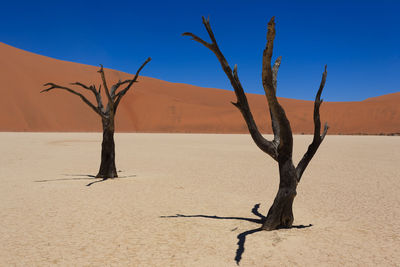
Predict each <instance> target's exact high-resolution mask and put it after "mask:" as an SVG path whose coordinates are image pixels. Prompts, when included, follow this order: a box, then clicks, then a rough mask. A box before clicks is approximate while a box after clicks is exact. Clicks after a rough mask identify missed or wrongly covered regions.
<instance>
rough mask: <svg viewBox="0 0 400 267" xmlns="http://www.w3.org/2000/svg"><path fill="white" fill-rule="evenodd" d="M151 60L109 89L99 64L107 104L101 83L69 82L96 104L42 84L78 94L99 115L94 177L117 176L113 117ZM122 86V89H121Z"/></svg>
mask: <svg viewBox="0 0 400 267" xmlns="http://www.w3.org/2000/svg"><path fill="white" fill-rule="evenodd" d="M150 60H151V58H148V59H147V60H146V61H145V62H144V63H143V64H142V66H141V67H140V68H139V69H138V70H137V72H136V74H135V76H134V77H133V79H128V80H125V81H118V82H117V83H116V84H114V85H113V86H112V87H111V90H109V88H108V86H107V82H106V76H105V74H104V69H103V66H102V65H100V66H101V68H100V70H99V71H98V72H99V73H100V76H101V80H102V84H103V89H104V91H105V94H106V97H107V105H106V106H104V105H103V101H102V98H101V85H99V86H98V89H97V88H96V86H95V85H90V86H87V85H84V84H83V83H80V82H75V83H71V85H75V86H79V87H81V88H83V89H84V90H88V91H90V92H92V93H93V95H94V97H95V99H96V102H97V105H94V104H93V103H92V102H90V101H89V100H88V99H87V98H86V97H85V96H84V95H82V94H81V93H79V92H77V91H75V90H73V89H71V88H69V87H65V86H60V85H57V84H54V83H46V84H44V86H50V87H49V88H47V89H44V90H43V91H41V93H42V92H48V91H51V90H53V89H61V90H65V91H68V92H70V93H72V94H74V95H77V96H79V97H80V98H81V99H82V100H83V102H85V104H87V105H88V106H89V107H90V108H91V109H92V110H93V111H94V112H96V114H97V115H99V116H100V117H101V122H102V125H103V142H102V144H101V164H100V169H99V172H98V174H97V175H96V178H104V179H107V178H115V177H118V175H117V169H116V167H115V144H114V130H115V128H114V119H115V114H116V112H117V109H118V106H119V103H120V102H121V99H122V97H124V95H125V94H126V93H127V92H128V91H129V89H130V88H131V87H132V85H133V83H135V82H137V79H138V77H139V73H140V71H141V70H142V69H143V68H144V66H145V65H146V64H147V63H148V62H149V61H150ZM121 88H123V89H121Z"/></svg>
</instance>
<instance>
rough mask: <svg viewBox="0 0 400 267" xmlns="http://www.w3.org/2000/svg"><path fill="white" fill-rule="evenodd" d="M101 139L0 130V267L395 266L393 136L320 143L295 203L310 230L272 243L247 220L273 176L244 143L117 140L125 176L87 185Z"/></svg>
mask: <svg viewBox="0 0 400 267" xmlns="http://www.w3.org/2000/svg"><path fill="white" fill-rule="evenodd" d="M100 138H101V134H99V133H94V134H93V133H91V134H81V133H80V134H75V133H58V134H56V133H40V134H38V133H0V147H1V154H0V218H1V219H0V265H1V266H13V265H16V266H47V265H67V266H114V265H115V266H235V265H236V261H238V262H239V263H240V266H282V265H284V266H295V265H299V266H321V265H322V266H338V265H345V266H372V265H375V266H376V265H380V266H396V265H397V266H399V264H400V223H399V220H400V194H399V189H400V186H399V179H400V174H399V170H400V167H399V160H400V137H382V136H379V137H374V136H361V137H357V136H327V138H326V139H325V141H324V143H323V144H322V146H321V147H320V150H319V151H318V153H317V155H316V157H315V158H314V160H313V161H312V162H311V164H310V166H309V168H308V169H307V170H306V172H305V174H304V176H303V179H302V182H301V183H300V185H299V188H298V195H297V197H296V200H295V206H294V212H295V225H309V224H312V226H310V227H306V228H300V229H298V228H293V229H288V230H279V231H272V232H265V231H257V228H258V227H259V226H260V225H259V224H258V223H257V219H260V217H258V216H256V215H255V214H254V213H256V212H255V211H254V210H253V212H252V209H253V207H254V206H255V205H256V204H257V203H261V206H260V208H259V212H260V213H262V214H265V213H266V212H267V210H268V208H269V205H270V204H271V202H272V200H273V198H274V196H275V193H276V190H277V186H278V171H277V167H276V164H275V163H274V161H273V160H272V159H270V158H269V157H267V156H266V155H265V154H263V153H262V152H261V151H259V150H258V149H257V147H256V146H255V145H254V144H253V143H252V141H251V139H250V137H249V136H248V135H195V134H193V135H185V134H117V135H116V147H117V168H118V169H119V170H121V172H120V176H121V177H123V178H122V179H115V180H107V181H104V182H98V183H95V184H93V185H91V186H89V187H88V186H86V185H87V184H88V183H90V182H93V181H94V180H93V179H92V178H90V177H88V176H87V175H93V174H96V171H97V168H98V165H99V154H100V142H101V139H100ZM310 140H311V136H296V137H295V152H294V158H295V160H296V161H297V160H298V159H299V158H300V157H301V155H302V153H303V152H304V151H305V149H306V147H307V145H308V143H309V142H310ZM177 214H181V215H178V216H177ZM247 219H255V221H251V220H247Z"/></svg>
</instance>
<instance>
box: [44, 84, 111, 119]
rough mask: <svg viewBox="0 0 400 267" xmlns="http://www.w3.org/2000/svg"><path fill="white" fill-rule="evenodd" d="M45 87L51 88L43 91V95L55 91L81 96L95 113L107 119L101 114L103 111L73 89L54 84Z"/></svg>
mask: <svg viewBox="0 0 400 267" xmlns="http://www.w3.org/2000/svg"><path fill="white" fill-rule="evenodd" d="M43 86H50V87H49V88H47V89H44V90H42V91H41V93H44V92H49V91H51V90H53V89H61V90H66V91H68V92H70V93H72V94H74V95H77V96H79V97H80V98H81V99H82V100H83V102H85V103H86V104H87V105H88V106H89V107H90V108H91V109H92V110H94V112H96V113H97V114H99V115H100V116H101V117H103V118H104V117H105V116H104V114H103V113H102V112H101V110H100V109H99V108H96V106H95V105H93V104H92V103H91V102H90V101H89V100H88V99H87V98H86V97H85V96H84V95H82V94H81V93H78V92H77V91H75V90H73V89H71V88H68V87H65V86H60V85H57V84H54V83H46V84H44V85H43Z"/></svg>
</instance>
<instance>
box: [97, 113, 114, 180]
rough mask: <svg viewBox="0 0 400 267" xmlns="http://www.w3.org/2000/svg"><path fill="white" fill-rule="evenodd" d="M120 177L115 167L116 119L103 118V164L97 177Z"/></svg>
mask: <svg viewBox="0 0 400 267" xmlns="http://www.w3.org/2000/svg"><path fill="white" fill-rule="evenodd" d="M115 177H118V175H117V169H116V167H115V144H114V120H113V119H107V120H106V119H103V142H102V144H101V164H100V170H99V173H98V174H97V175H96V178H115Z"/></svg>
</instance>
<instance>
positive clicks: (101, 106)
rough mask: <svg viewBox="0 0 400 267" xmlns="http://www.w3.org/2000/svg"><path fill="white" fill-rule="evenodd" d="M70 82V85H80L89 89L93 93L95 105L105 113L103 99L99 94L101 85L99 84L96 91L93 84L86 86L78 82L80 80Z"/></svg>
mask: <svg viewBox="0 0 400 267" xmlns="http://www.w3.org/2000/svg"><path fill="white" fill-rule="evenodd" d="M71 84H72V85H78V86H81V87H83V88H84V89H86V90H89V91H91V92H92V93H93V95H94V96H95V98H96V101H97V107H98V108H99V110H100V111H101V112H103V113H105V110H104V108H103V101H102V99H101V95H100V89H101V85H100V86H99V90H98V91H97V90H96V87H95V86H94V85H91V86H87V85H85V84H83V83H80V82H74V83H71Z"/></svg>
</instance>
